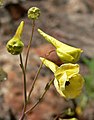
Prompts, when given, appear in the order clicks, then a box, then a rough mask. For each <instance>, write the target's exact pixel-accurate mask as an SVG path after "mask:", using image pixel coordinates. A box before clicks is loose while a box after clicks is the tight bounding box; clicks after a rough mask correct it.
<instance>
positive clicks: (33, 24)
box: [25, 20, 35, 71]
mask: <svg viewBox="0 0 94 120" xmlns="http://www.w3.org/2000/svg"><path fill="white" fill-rule="evenodd" d="M34 28H35V20H33V21H32V33H31V39H30V41H29V44H28V48H27V53H26V60H25V71H26V67H27V61H28V56H29V51H30V47H31V43H32V38H33V33H34Z"/></svg>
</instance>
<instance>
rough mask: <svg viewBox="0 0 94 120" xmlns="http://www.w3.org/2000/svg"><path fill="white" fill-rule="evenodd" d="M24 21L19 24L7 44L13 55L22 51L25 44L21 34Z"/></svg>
mask: <svg viewBox="0 0 94 120" xmlns="http://www.w3.org/2000/svg"><path fill="white" fill-rule="evenodd" d="M23 26H24V22H23V21H22V22H21V23H20V25H19V26H18V28H17V30H16V33H15V35H14V36H13V38H12V39H10V40H9V41H8V43H7V45H6V48H7V50H8V52H10V53H11V54H12V55H18V54H20V53H21V52H22V50H23V47H24V44H23V42H22V41H21V35H22V31H23Z"/></svg>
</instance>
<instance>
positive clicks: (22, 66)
mask: <svg viewBox="0 0 94 120" xmlns="http://www.w3.org/2000/svg"><path fill="white" fill-rule="evenodd" d="M20 67H21V69H22V72H23V77H24V108H23V112H22V116H21V118H20V119H19V120H23V119H24V117H25V115H24V112H25V110H26V105H27V88H26V72H25V69H24V65H23V60H22V55H21V54H20Z"/></svg>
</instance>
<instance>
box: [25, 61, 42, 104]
mask: <svg viewBox="0 0 94 120" xmlns="http://www.w3.org/2000/svg"><path fill="white" fill-rule="evenodd" d="M42 66H43V62H42V63H41V64H40V67H39V69H38V71H37V73H36V75H35V78H34V80H33V83H32V86H31V89H30V92H29V94H28V97H27V101H28V102H29V100H30V96H31V93H32V91H33V89H34V86H35V83H36V80H37V78H38V75H39V73H40V70H41V68H42Z"/></svg>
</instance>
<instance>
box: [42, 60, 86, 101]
mask: <svg viewBox="0 0 94 120" xmlns="http://www.w3.org/2000/svg"><path fill="white" fill-rule="evenodd" d="M40 59H41V60H42V61H43V63H44V64H45V65H46V66H47V67H48V68H50V69H51V70H52V72H53V73H54V76H55V80H54V85H55V87H56V89H57V91H58V92H59V93H60V95H61V96H64V97H66V98H71V99H72V98H75V97H77V96H78V95H79V94H80V93H81V91H82V88H83V84H84V79H83V77H82V76H81V75H80V74H79V65H78V64H72V63H66V64H63V65H61V66H60V67H58V66H57V65H56V64H55V63H53V62H51V61H49V60H47V59H45V58H40Z"/></svg>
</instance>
